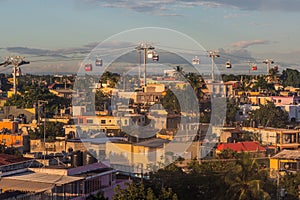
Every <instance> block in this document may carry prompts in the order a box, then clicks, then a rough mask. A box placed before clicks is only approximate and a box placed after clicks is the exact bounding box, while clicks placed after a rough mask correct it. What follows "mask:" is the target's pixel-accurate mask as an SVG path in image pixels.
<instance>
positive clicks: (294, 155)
mask: <svg viewBox="0 0 300 200" xmlns="http://www.w3.org/2000/svg"><path fill="white" fill-rule="evenodd" d="M272 158H278V159H291V160H300V151H299V150H283V151H281V152H280V153H278V154H276V155H275V156H273V157H272Z"/></svg>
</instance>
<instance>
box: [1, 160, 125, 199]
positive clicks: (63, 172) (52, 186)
mask: <svg viewBox="0 0 300 200" xmlns="http://www.w3.org/2000/svg"><path fill="white" fill-rule="evenodd" d="M125 181H126V180H125ZM118 184H120V185H124V181H121V180H117V179H116V170H114V169H112V168H111V167H110V166H109V164H104V163H94V164H90V165H86V166H80V167H76V168H64V167H60V168H46V167H43V168H34V167H31V168H24V169H23V171H11V172H10V174H5V175H2V178H1V180H0V189H1V190H2V194H0V198H1V199H9V197H14V198H17V199H21V198H22V199H73V200H75V199H76V200H84V199H86V198H87V197H89V196H90V195H92V194H96V193H97V192H99V191H102V192H104V196H105V197H107V198H109V199H112V196H113V193H114V189H115V187H116V186H117V185H118ZM12 195H14V196H12ZM4 197H5V198H4Z"/></svg>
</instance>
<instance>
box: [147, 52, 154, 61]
mask: <svg viewBox="0 0 300 200" xmlns="http://www.w3.org/2000/svg"><path fill="white" fill-rule="evenodd" d="M153 56H154V52H153V51H152V50H149V51H148V52H147V57H148V58H150V59H151V58H153Z"/></svg>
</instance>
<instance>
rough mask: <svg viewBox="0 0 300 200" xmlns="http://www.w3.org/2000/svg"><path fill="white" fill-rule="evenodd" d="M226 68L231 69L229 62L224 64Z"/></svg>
mask: <svg viewBox="0 0 300 200" xmlns="http://www.w3.org/2000/svg"><path fill="white" fill-rule="evenodd" d="M226 68H231V63H230V61H229V60H228V61H227V62H226Z"/></svg>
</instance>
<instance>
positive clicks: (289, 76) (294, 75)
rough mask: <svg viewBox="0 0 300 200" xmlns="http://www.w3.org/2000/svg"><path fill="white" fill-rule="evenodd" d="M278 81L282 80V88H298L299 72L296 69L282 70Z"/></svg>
mask: <svg viewBox="0 0 300 200" xmlns="http://www.w3.org/2000/svg"><path fill="white" fill-rule="evenodd" d="M280 80H282V83H283V86H284V87H286V86H293V87H300V72H299V71H298V70H296V69H289V68H287V69H286V70H283V72H282V75H281V77H280Z"/></svg>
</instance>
